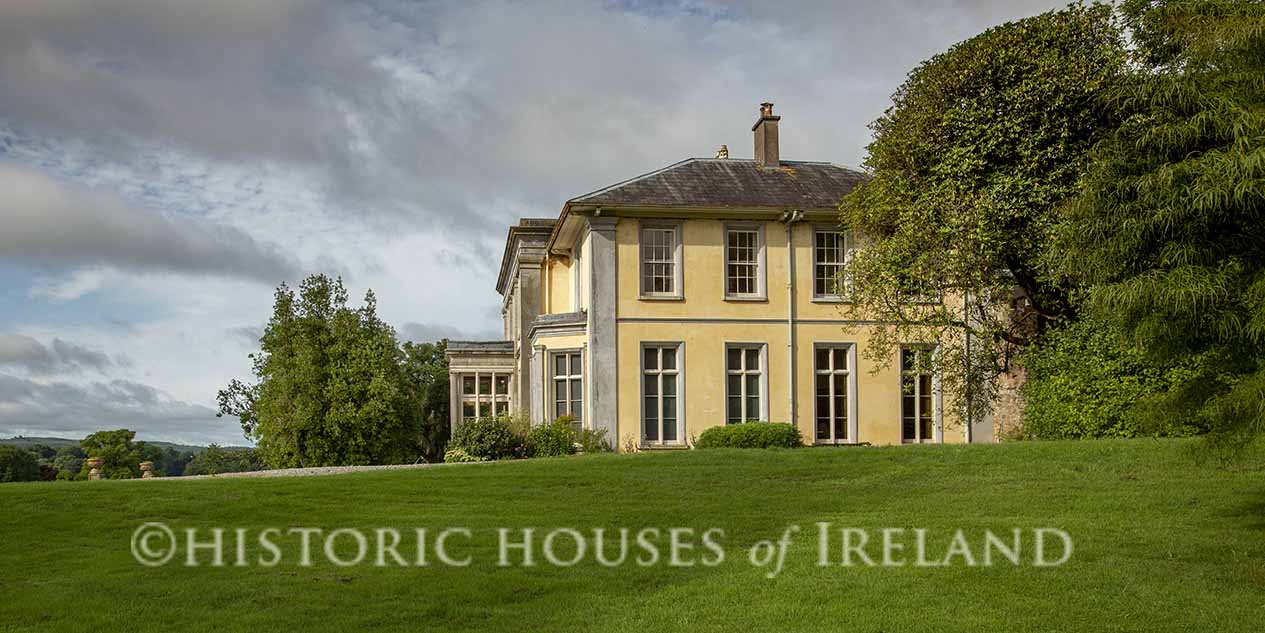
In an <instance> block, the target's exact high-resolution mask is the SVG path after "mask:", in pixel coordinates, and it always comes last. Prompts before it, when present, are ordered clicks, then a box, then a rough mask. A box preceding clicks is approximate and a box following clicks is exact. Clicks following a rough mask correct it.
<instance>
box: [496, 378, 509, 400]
mask: <svg viewBox="0 0 1265 633" xmlns="http://www.w3.org/2000/svg"><path fill="white" fill-rule="evenodd" d="M509 392H510V377H509V376H502V375H497V377H496V394H497V395H500V396H504V395H506V394H508V393H509Z"/></svg>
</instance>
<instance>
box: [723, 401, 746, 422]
mask: <svg viewBox="0 0 1265 633" xmlns="http://www.w3.org/2000/svg"><path fill="white" fill-rule="evenodd" d="M726 400H727V402H728V404H727V405H726V409H725V422H726V423H728V424H738V423H739V422H742V421H743V419H742V396H729V397H728V398H727V399H726Z"/></svg>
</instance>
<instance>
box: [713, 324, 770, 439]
mask: <svg viewBox="0 0 1265 633" xmlns="http://www.w3.org/2000/svg"><path fill="white" fill-rule="evenodd" d="M735 349H740V350H743V353H742V354H741V357H742V367H741V368H740V369H737V370H734V369H730V368H729V352H730V351H731V350H735ZM747 350H757V351H758V352H759V356H758V358H759V359H760V367H759V368H757V369H755V370H752V369H750V368H749V367H747V365H746V363H747V354H746V351H747ZM722 365H723V366H724V368H725V379H724V385H725V424H740V423H743V422H746V421H748V420H759V421H760V422H768V421H769V346H768V344H767V343H757V342H726V343H725V357H724V359H722ZM751 374H757V375H759V377H760V379H759V381H758V383H759V387H758V389H759V393H757V394H756V395H757V396H758V397H759V398H760V401H759V403H758V405H757V408H758V409H759V411H757V412H756V416H755V417H752V416H751V412H750V411H747V398H749V397H750V395H751V394H749V393H747V380H746V377H747V376H749V375H751ZM734 375H738V376H742V377H743V379H742V380H741V381H740V383H739V388H740V389H741V391H742V393H740V394H738V395H739V397H740V398H741V408H742V412H743V415H742V416H741V417H742V419H740V420H738V421H737V422H732V421H730V419H729V398H730V397H731V395H732V394H730V393H729V377H730V376H734Z"/></svg>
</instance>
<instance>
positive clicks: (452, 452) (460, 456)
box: [444, 447, 484, 464]
mask: <svg viewBox="0 0 1265 633" xmlns="http://www.w3.org/2000/svg"><path fill="white" fill-rule="evenodd" d="M481 461H484V460H482V459H479V458H478V457H475V456H474V455H471V454H470V453H467V452H465V451H464V450H462V449H460V448H452V447H449V448H448V450H446V451H444V463H445V464H466V463H470V462H481Z"/></svg>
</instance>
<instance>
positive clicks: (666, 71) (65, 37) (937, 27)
mask: <svg viewBox="0 0 1265 633" xmlns="http://www.w3.org/2000/svg"><path fill="white" fill-rule="evenodd" d="M1059 5H1061V2H1056V1H1054V0H1048V1H1039V0H1023V1H1020V2H1010V1H1005V2H1003V1H1001V0H990V1H979V2H952V3H945V2H930V1H928V0H921V1H918V2H913V3H875V2H860V1H858V2H847V3H844V2H836V1H833V0H829V1H828V0H816V1H814V0H805V1H802V2H777V3H768V2H747V3H742V4H731V3H714V4H712V5H708V4H707V3H699V2H694V1H688V2H680V3H675V2H665V3H576V2H532V3H520V2H508V1H502V0H488V1H482V2H463V3H429V4H423V3H406V2H395V1H391V0H383V1H379V2H374V3H368V4H363V5H362V4H357V5H348V4H341V3H333V2H328V3H318V2H302V1H299V0H286V1H284V2H271V3H256V2H249V1H247V0H234V1H230V2H212V3H207V2H186V1H175V0H121V1H120V2H115V3H109V5H108V6H103V5H100V4H97V3H79V2H73V1H72V0H52V1H51V2H50V1H48V0H18V1H17V2H9V3H6V4H5V5H4V7H3V8H0V60H3V61H2V62H0V83H2V84H3V85H5V87H6V89H5V90H4V91H2V92H0V112H5V113H6V114H7V115H8V116H9V117H11V118H12V119H13V120H14V122H15V124H16V125H18V126H19V127H39V128H42V129H48V130H55V131H57V132H58V133H64V134H67V135H68V136H72V137H75V138H88V139H98V140H99V139H102V138H106V139H110V140H111V142H112V143H113V144H112V145H109V147H111V148H112V149H118V148H119V147H122V146H126V145H127V144H131V143H162V144H165V143H175V144H176V145H178V146H181V147H184V148H186V149H189V150H191V151H194V152H198V153H201V154H205V155H208V156H213V157H214V156H223V157H230V158H242V159H247V160H252V159H253V160H282V161H292V162H297V163H301V164H304V165H306V166H309V167H314V168H316V169H317V170H319V171H320V172H321V173H322V174H323V178H320V179H318V180H315V181H314V182H316V183H318V184H319V185H320V186H321V187H324V188H327V189H328V192H329V193H331V194H332V195H333V196H334V199H335V200H336V203H337V204H338V205H339V206H342V207H343V208H347V209H356V219H357V220H358V221H362V222H369V223H373V222H382V223H383V224H384V225H385V226H386V230H391V231H398V230H399V226H401V224H402V223H406V224H405V225H406V226H408V227H409V228H410V229H411V230H432V231H433V230H451V231H454V232H455V235H456V236H457V237H458V238H460V239H461V240H462V242H463V243H465V244H466V246H465V248H466V249H467V250H468V251H470V252H472V253H473V254H474V255H475V256H477V257H480V258H483V257H486V256H489V255H492V254H494V250H495V248H494V246H490V245H488V244H485V243H483V242H485V241H489V240H490V241H496V240H497V239H500V237H501V235H500V231H501V229H502V228H503V227H504V225H505V223H506V222H507V221H508V220H509V219H510V218H511V217H513V216H517V215H549V214H552V213H556V212H557V211H558V209H559V207H560V205H561V203H562V201H563V200H565V199H566V198H567V197H570V196H572V195H576V194H579V193H583V192H585V191H589V190H592V189H595V188H597V187H600V186H603V185H606V184H610V183H611V182H614V181H618V180H622V179H624V178H627V177H629V176H631V175H635V174H638V173H642V172H645V171H649V170H651V169H655V168H658V167H661V166H663V165H666V164H668V163H671V162H674V161H676V160H678V159H679V158H682V157H686V156H707V155H711V152H712V151H714V149H715V148H716V146H718V145H720V144H722V143H725V144H728V145H729V147H730V148H731V150H733V151H734V153H735V155H736V156H744V155H749V147H750V136H749V131H748V130H747V126H749V124H750V122H751V120H753V118H754V116H755V107H756V104H757V103H759V102H760V101H762V100H765V99H771V100H773V101H775V102H776V103H778V107H779V111H780V112H781V113H782V114H784V115H786V120H785V122H784V124H783V145H784V151H783V155H784V156H788V157H791V158H800V159H819V160H834V161H838V162H844V163H857V162H860V160H861V158H862V155H863V148H864V146H865V144H866V143H867V142H868V141H869V131H868V129H867V127H866V124H867V123H869V121H871V120H872V119H874V118H875V117H876V116H878V115H879V114H881V112H882V111H883V109H884V108H885V107H886V106H887V103H888V97H889V95H890V94H891V92H892V91H893V90H894V89H895V88H896V86H897V85H899V83H900V81H901V80H902V79H903V78H904V75H905V73H906V72H907V71H908V70H909V69H910V68H911V67H912V66H913V65H915V64H916V63H917V62H918V61H919V60H921V59H925V58H926V57H928V56H930V55H931V54H934V53H936V52H939V51H940V50H943V49H944V48H946V47H947V46H949V45H950V44H952V43H953V42H955V41H957V40H959V39H961V38H963V37H967V36H969V35H971V34H973V33H975V32H978V31H979V30H982V29H983V28H985V27H987V26H990V25H993V24H996V23H999V22H1002V21H1005V20H1009V19H1014V18H1016V17H1021V16H1024V15H1030V14H1032V13H1035V12H1038V11H1041V10H1046V9H1049V8H1054V7H1056V6H1059ZM418 218H424V219H425V220H427V221H428V222H427V223H426V224H425V225H422V226H419V225H418V223H417V222H416V220H417V219H418ZM490 234H495V239H491V238H489V240H485V239H484V236H487V235H490ZM476 236H477V237H476ZM472 238H473V239H472Z"/></svg>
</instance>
